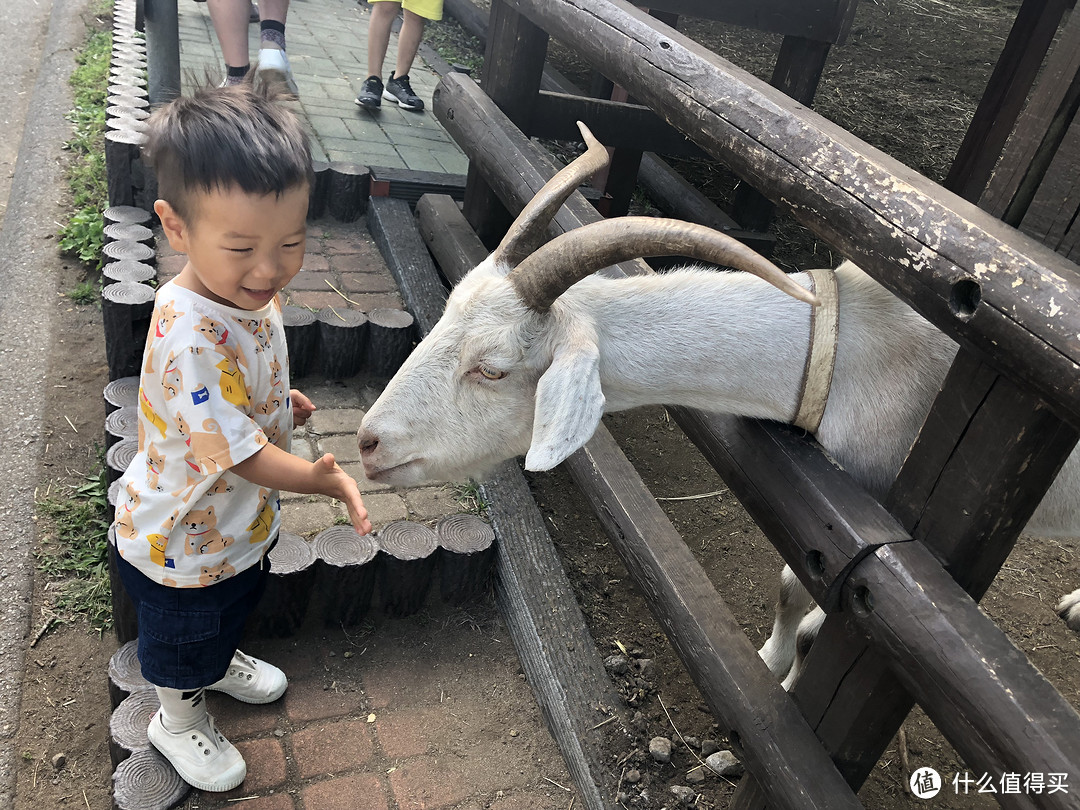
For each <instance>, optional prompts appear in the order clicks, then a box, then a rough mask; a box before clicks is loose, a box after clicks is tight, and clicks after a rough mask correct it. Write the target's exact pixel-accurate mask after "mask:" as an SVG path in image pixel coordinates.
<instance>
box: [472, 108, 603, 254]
mask: <svg viewBox="0 0 1080 810" xmlns="http://www.w3.org/2000/svg"><path fill="white" fill-rule="evenodd" d="M577 125H578V129H580V130H581V137H582V138H584V139H585V145H586V146H587V147H588V149H587V150H586V151H585V153H584V154H582V155H579V156H578V157H576V158H575V159H574V160H572V161H571V162H570V163H568V164H567V165H566V166H564V167H563V168H562V169H560V170H559V171H558V172H557V173H556V174H555V175H554V176H553V177H552V178H551V179H550V180H548V181H547V182H546V183H545V184H544V187H543V188H541V189H540V190H539V191H538V192H536V194H535V195H534V196H533V198H532V199H531V200H529V202H528V204H527V205H526V206H525V207H524V208H523V209H521V213H520V214H518V217H517V219H515V220H514V224H513V225H511V226H510V230H508V231H507V232H506V236H504V237H503V239H502V241H501V242H499V246H498V247H497V248H495V251H494V252H493V253H492V256H493V257H494V258H495V260H496V261H499V262H506V263H507V264H509V265H510V266H511V267H516V266H517V265H518V263H520V262H521V261H522V259H524V258H525V257H526V256H528V255H529V254H530V253H532V252H533V251H534V250H536V247H537V245H539V244H540V242H541V241H542V240H543V238H544V232H545V231H546V230H547V226H548V224H549V223H550V222H551V220H552V219H553V218H554V217H555V213H556V212H557V211H558V210H559V208H560V206H562V204H563V203H564V202H566V198H567V197H569V196H570V195H571V194H572V193H573V192H574V191H575V190H576V189H577V187H578V186H579V185H581V183H583V182H584V181H585V179H586V178H588V177H590V176H592V175H593V174H595V173H596V172H598V171H599V170H600V169H602V168H604V167H605V166H607V164H608V153H607V149H605V148H604V145H603V144H601V143H600V141H598V140H596V138H595V137H594V136H593V134H592V133H591V132H590V131H589V128H588V127H587V126H585V125H584V124H583V123H581V122H580V121H578V122H577Z"/></svg>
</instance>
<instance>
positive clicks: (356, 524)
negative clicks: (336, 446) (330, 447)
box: [315, 453, 371, 534]
mask: <svg viewBox="0 0 1080 810" xmlns="http://www.w3.org/2000/svg"><path fill="white" fill-rule="evenodd" d="M315 474H316V476H317V477H318V478H320V479H322V481H321V483H325V487H323V486H320V487H319V491H320V492H323V493H325V494H326V495H329V496H330V497H332V498H337V499H338V500H339V501H341V502H342V503H343V504H345V508H346V509H348V510H349V520H350V521H351V522H352V525H353V528H354V529H356V532H357V534H368V533H369V532H370V531H371V521H370V520H368V514H367V508H366V507H365V506H364V499H363V498H361V497H360V490H359V488H358V487H357V486H356V481H354V480H353V479H352V478H351V477H350V476H349V475H348V474H347V473H346V472H345V471H344V470H343V469H341V467H339V466H338V465H337V462H335V461H334V454H333V453H327V454H326V455H324V456H323V457H322V458H320V459H319V460H318V461H316V462H315Z"/></svg>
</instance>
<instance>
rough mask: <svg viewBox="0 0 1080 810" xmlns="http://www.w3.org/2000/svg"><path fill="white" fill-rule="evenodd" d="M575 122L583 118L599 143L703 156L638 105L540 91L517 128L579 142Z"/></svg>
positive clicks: (703, 154) (620, 147)
mask: <svg viewBox="0 0 1080 810" xmlns="http://www.w3.org/2000/svg"><path fill="white" fill-rule="evenodd" d="M577 121H585V122H586V123H587V124H588V125H589V129H590V130H592V133H593V135H595V136H596V137H597V138H598V139H599V141H600V143H602V144H604V146H607V147H611V148H614V149H622V148H630V149H641V150H644V151H649V152H660V153H662V154H665V155H674V156H676V157H696V158H704V157H706V155H705V153H704V152H702V151H701V148H700V147H699V146H697V145H696V144H695V143H693V142H692V141H690V140H689V139H688V138H687V137H686V136H685V135H683V134H682V133H681V132H679V131H678V130H676V129H675V128H673V127H672V126H671V125H670V124H668V123H667V122H666V121H664V120H663V119H662V118H660V117H659V116H657V115H656V113H654V112H653V111H652V110H650V109H649V108H648V107H643V106H642V105H640V104H626V103H621V102H618V101H611V100H610V99H602V98H589V97H588V96H581V95H570V94H565V93H551V92H546V91H540V94H539V95H538V96H537V98H536V100H535V106H534V107H533V111H532V115H531V116H530V117H529V119H528V121H526V122H525V123H524V125H523V126H521V127H520V129H521V130H522V131H523V132H525V134H527V135H529V136H531V137H534V138H551V139H554V140H560V141H580V140H581V134H580V133H579V132H578V128H577V123H576V122H577Z"/></svg>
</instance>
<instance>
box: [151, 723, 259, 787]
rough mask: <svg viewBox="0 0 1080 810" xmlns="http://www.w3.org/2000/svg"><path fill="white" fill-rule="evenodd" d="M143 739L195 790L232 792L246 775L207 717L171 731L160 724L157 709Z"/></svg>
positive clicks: (236, 753) (233, 749)
mask: <svg viewBox="0 0 1080 810" xmlns="http://www.w3.org/2000/svg"><path fill="white" fill-rule="evenodd" d="M146 736H147V737H148V738H149V739H150V742H151V743H152V744H153V746H154V748H156V749H157V750H158V751H160V752H161V754H162V756H164V757H165V759H167V760H169V763H170V764H171V765H172V766H173V767H174V768H176V772H177V773H178V774H180V776H181V778H183V780H184V781H185V782H187V783H188V784H189V785H191V786H192V787H196V788H198V789H199V790H208V791H211V792H213V793H220V792H222V791H225V790H232V789H233V788H234V787H237V786H238V785H239V784H240V783H241V782H243V781H244V777H246V776H247V763H246V762H244V758H243V757H242V756H241V755H240V752H239V751H237V750H236V746H234V745H233V744H232V743H231V742H229V741H228V740H226V739H225V737H224V735H222V733H221V732H220V731H218V730H217V728H216V727H215V726H214V718H213V717H211V716H210V715H209V714H208V715H206V720H204V721H203V722H202V723H200V724H199V725H197V726H196V727H195V728H193V729H190V730H188V731H178V732H172V731H169V730H168V729H167V728H165V726H164V724H162V722H161V710H160V709H159V710H158V711H156V712H154V716H153V717H151V718H150V726H149V727H148V728H147V729H146Z"/></svg>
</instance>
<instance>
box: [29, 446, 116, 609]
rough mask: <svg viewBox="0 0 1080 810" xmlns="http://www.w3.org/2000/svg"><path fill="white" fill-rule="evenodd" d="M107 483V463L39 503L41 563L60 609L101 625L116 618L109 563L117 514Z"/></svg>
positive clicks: (55, 603) (39, 563) (39, 552)
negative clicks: (112, 525) (111, 531)
mask: <svg viewBox="0 0 1080 810" xmlns="http://www.w3.org/2000/svg"><path fill="white" fill-rule="evenodd" d="M105 482H106V479H105V468H104V465H103V464H102V465H101V466H100V467H99V469H98V472H96V473H94V474H91V475H88V476H86V477H85V479H84V480H83V482H82V483H81V484H79V485H77V486H73V487H70V488H69V490H68V491H66V492H63V493H61V494H59V495H56V494H53V493H51V492H50V493H48V494H47V495H45V496H44V497H42V498H40V499H38V501H37V503H36V504H35V505H36V507H37V515H38V526H39V529H40V531H41V538H42V543H41V547H40V550H39V551H38V552H37V561H38V568H39V570H40V571H41V572H42V573H44V574H45V575H46V576H47V577H49V578H50V579H52V580H53V581H54V582H55V583H56V585H55V586H54V588H55V593H56V596H55V599H54V605H53V607H54V610H55V612H56V613H57V614H58V615H60V616H64V617H74V616H81V617H84V618H86V619H87V620H88V621H89V622H90V624H91V625H92V626H93V627H95V628H100V629H104V628H107V627H109V626H110V625H111V623H112V601H111V592H110V589H109V568H108V532H109V524H110V523H111V522H112V514H111V510H110V507H109V500H108V494H107V485H106V483H105Z"/></svg>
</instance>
